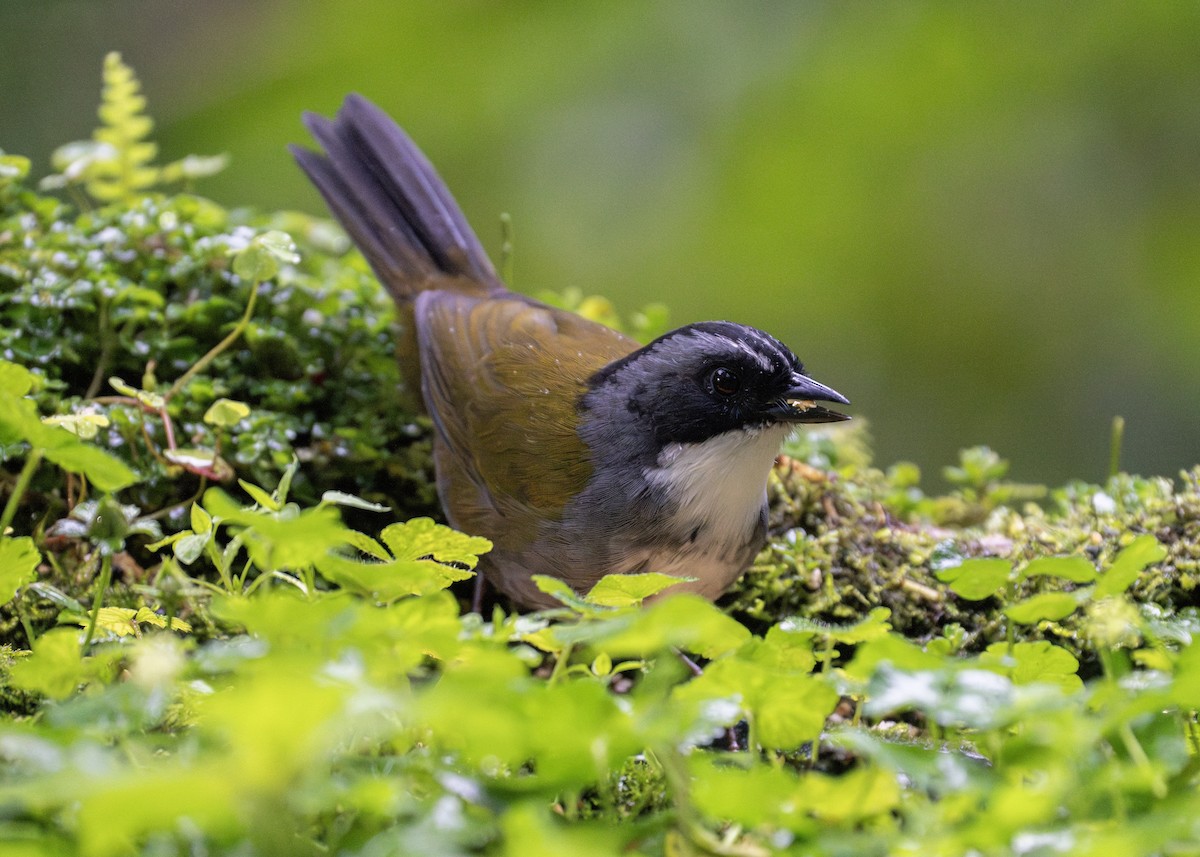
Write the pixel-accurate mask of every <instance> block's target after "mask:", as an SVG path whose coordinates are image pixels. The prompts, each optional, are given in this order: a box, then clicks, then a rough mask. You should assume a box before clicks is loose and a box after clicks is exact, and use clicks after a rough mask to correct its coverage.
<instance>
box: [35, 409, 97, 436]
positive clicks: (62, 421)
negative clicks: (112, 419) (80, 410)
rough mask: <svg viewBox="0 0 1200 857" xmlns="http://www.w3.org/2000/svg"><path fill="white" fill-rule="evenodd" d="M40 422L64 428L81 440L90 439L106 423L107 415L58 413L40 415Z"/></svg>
mask: <svg viewBox="0 0 1200 857" xmlns="http://www.w3.org/2000/svg"><path fill="white" fill-rule="evenodd" d="M42 422H43V423H45V424H46V425H50V426H58V427H59V428H64V429H66V430H67V431H69V432H70V433H71V434H73V435H75V436H76V437H78V438H81V439H82V440H91V439H92V438H94V437H95V436H96V435H97V434H98V433H99V431H100V429H102V428H104V427H105V426H107V425H108V417H106V416H104V415H103V414H59V415H56V416H52V417H42Z"/></svg>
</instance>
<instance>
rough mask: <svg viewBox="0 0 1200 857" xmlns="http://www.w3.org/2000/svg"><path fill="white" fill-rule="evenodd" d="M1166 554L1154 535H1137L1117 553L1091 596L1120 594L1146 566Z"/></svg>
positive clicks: (1159, 559)
mask: <svg viewBox="0 0 1200 857" xmlns="http://www.w3.org/2000/svg"><path fill="white" fill-rule="evenodd" d="M1166 555H1167V549H1166V548H1164V547H1163V546H1162V545H1161V544H1159V543H1158V539H1156V538H1155V537H1154V536H1152V535H1150V534H1146V535H1142V536H1138V537H1137V538H1136V539H1134V540H1133V541H1132V542H1130V543H1129V544H1128V545H1126V546H1125V547H1124V548H1123V549H1122V550H1121V552H1120V553H1119V554H1117V556H1116V558H1115V559H1114V560H1113V562H1112V565H1110V566H1109V567H1108V570H1107V571H1105V572H1104V576H1103V577H1101V578H1100V582H1099V583H1097V584H1096V588H1095V589H1094V590H1092V597H1093V598H1096V599H1099V598H1108V597H1110V596H1112V595H1120V594H1121V593H1122V592H1124V591H1125V590H1126V589H1128V588H1129V587H1130V586H1132V585H1133V582H1134V581H1135V580H1137V579H1138V576H1139V575H1140V574H1141V573H1142V571H1143V570H1144V569H1145V568H1146V566H1148V565H1152V564H1154V563H1156V562H1161V561H1162V560H1163V558H1164V557H1166Z"/></svg>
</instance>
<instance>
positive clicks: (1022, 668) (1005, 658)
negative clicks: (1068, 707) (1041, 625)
mask: <svg viewBox="0 0 1200 857" xmlns="http://www.w3.org/2000/svg"><path fill="white" fill-rule="evenodd" d="M979 663H980V665H981V666H985V667H988V668H994V669H996V671H997V672H1000V673H1001V674H1003V675H1006V676H1008V677H1009V678H1010V679H1012V681H1013V683H1014V684H1033V683H1035V682H1042V683H1045V684H1054V685H1058V686H1059V687H1061V688H1062V689H1063V690H1064V691H1066V692H1067V693H1075V692H1077V691H1080V690H1082V689H1083V681H1082V680H1081V679H1080V678H1079V675H1078V672H1079V660H1078V659H1077V658H1076V657H1075V656H1074V655H1072V654H1071V653H1070V652H1068V651H1067V650H1066V649H1064V648H1063V647H1062V646H1056V645H1054V644H1053V643H1051V642H1048V641H1046V640H1037V641H1035V642H1021V643H1014V644H1013V646H1012V650H1011V651H1009V645H1008V643H992V644H991V645H990V646H988V647H987V650H986V651H984V652H983V653H982V654H981V655H980V656H979Z"/></svg>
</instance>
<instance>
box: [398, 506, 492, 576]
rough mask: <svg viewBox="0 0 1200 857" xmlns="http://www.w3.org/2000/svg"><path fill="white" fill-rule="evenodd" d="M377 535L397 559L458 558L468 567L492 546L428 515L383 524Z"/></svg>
mask: <svg viewBox="0 0 1200 857" xmlns="http://www.w3.org/2000/svg"><path fill="white" fill-rule="evenodd" d="M379 538H380V539H381V540H382V541H383V543H384V544H385V545H387V547H388V550H390V551H391V552H392V555H393V556H395V557H396V559H409V560H412V559H421V558H422V557H433V558H434V559H436V560H438V561H439V562H460V563H462V564H463V565H465V566H466V567H467V568H474V567H475V566H476V565H478V564H479V555H480V554H485V553H487V552H488V551H490V550H491V549H492V543H491V542H490V541H488V540H487V539H485V538H482V537H481V536H469V535H467V534H466V533H460V532H458V531H457V530H452V529H451V528H450V527H447V526H443V525H442V524H438V523H434V521H433V519H431V518H413V519H412V520H411V521H405V522H403V523H399V524H392V525H391V526H389V527H386V528H385V529H384V530H383V532H381V533H380V534H379Z"/></svg>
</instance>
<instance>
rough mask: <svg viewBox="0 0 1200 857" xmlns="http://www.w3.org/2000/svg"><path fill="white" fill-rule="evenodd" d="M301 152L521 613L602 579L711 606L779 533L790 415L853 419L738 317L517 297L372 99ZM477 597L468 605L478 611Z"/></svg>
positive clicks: (449, 514) (454, 503)
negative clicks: (665, 325)
mask: <svg viewBox="0 0 1200 857" xmlns="http://www.w3.org/2000/svg"><path fill="white" fill-rule="evenodd" d="M303 121H304V124H305V126H306V127H307V128H308V130H309V132H310V133H311V134H312V136H313V137H314V138H315V140H316V141H317V143H319V144H320V147H321V148H322V149H323V152H318V151H314V150H311V149H308V148H305V147H303V146H298V145H293V146H291V147H290V150H291V152H292V155H293V156H294V157H295V159H296V161H297V163H298V164H299V166H300V168H301V169H302V170H303V171H304V172H305V173H306V174H307V176H308V178H309V179H310V180H311V181H312V183H313V184H314V185H315V186H316V188H317V190H318V191H319V192H320V194H321V196H322V197H324V200H325V202H326V204H327V205H328V207H329V209H330V211H331V212H332V213H333V215H334V217H335V218H336V219H337V220H338V221H339V222H340V223H341V225H342V227H343V228H344V229H345V231H346V232H347V234H348V235H349V237H350V238H351V240H352V241H353V242H354V243H355V244H356V245H357V246H358V248H359V249H360V250H361V251H362V254H363V255H364V256H365V258H366V259H367V261H368V262H369V264H370V266H371V268H372V269H373V271H374V273H375V275H376V276H377V278H378V279H379V280H380V282H381V283H382V284H383V286H384V287H385V288H386V289H387V291H388V292H390V293H391V295H392V297H393V298H394V300H395V302H396V305H397V309H398V314H399V318H400V327H401V333H400V340H399V342H398V343H397V354H398V359H399V360H400V368H401V376H402V379H403V380H404V381H405V382H406V384H408V385H409V387H410V388H411V389H414V390H419V397H420V402H421V406H422V408H423V410H424V412H425V413H426V414H428V417H429V419H430V421H431V423H432V436H433V443H432V447H433V461H434V469H435V475H436V483H437V492H438V497H439V500H440V503H441V506H442V509H443V511H444V513H445V517H446V520H447V522H448V523H449V524H450V525H451V526H452V527H454V528H455V529H458V530H461V531H464V532H467V533H470V534H473V535H479V536H484V537H486V538H488V539H490V540H491V541H492V543H493V547H492V550H491V551H490V552H489V553H488V554H486V555H485V556H483V557H482V558H481V560H480V564H479V570H480V571H481V572H482V573H483V575H484V577H485V578H486V580H487V581H488V582H489V583H490V584H492V585H494V586H495V587H496V588H497V589H498V590H499V591H500V592H501V593H503V594H504V595H506V596H507V597H508V598H509V599H511V600H512V602H514V603H515V604H517V605H518V606H520V607H522V608H527V609H544V608H552V607H561V606H562V605H561V603H560V601H559V600H558V599H557V598H556V597H554V596H552V595H550V594H547V593H546V592H544V591H542V589H541V588H539V586H538V585H537V583H536V581H535V580H534V576H536V575H544V576H548V577H551V578H556V579H558V580H561V581H563V582H565V583H566V584H567V585H568V586H570V587H571V589H572V590H573V591H574V592H576V593H577V594H580V595H585V594H586V593H587V592H588V591H589V590H590V589H591V587H592V586H593V585H594V584H595V583H596V582H597V581H598V580H600V579H601V578H602V577H604V576H605V575H609V574H635V573H642V572H660V573H663V574H668V575H673V576H677V577H680V578H682V579H683V580H682V582H681V583H679V584H677V585H673V586H671V587H670V588H669V589H668V590H666V592H667V593H673V592H678V591H688V592H694V593H698V594H699V595H701V596H703V597H705V598H708V599H710V600H715V599H716V598H718V597H719V596H720V595H721V594H722V593H724V592H725V591H726V590H727V589H728V588H729V587H730V585H731V584H732V583H733V582H734V581H735V580H736V579H737V578H738V577H739V576H740V575H741V574H742V573H743V572H744V571H745V570H746V569H747V568H748V567H749V565H750V564H751V563H752V561H753V560H754V557H755V556H756V555H757V554H758V552H759V551H760V550H761V549H762V547H763V546H764V545H765V543H766V538H767V494H766V488H767V480H768V478H769V475H770V470H771V467H772V466H773V464H774V462H775V459H776V457H777V456H778V454H779V451H780V447H781V445H782V443H783V441H784V440H785V439H786V438H787V437H788V435H789V434H790V433H791V432H792V431H793V430H794V429H795V427H796V426H798V425H803V424H812V423H827V422H835V421H839V420H844V419H849V417H848V416H847V415H845V414H843V413H840V412H838V411H834V410H831V409H829V408H828V407H826V406H825V405H822V404H818V403H820V402H826V403H839V404H849V400H848V399H847V398H846V397H845V396H843V395H842V394H841V393H838V392H837V391H836V390H834V389H832V388H831V387H827V386H825V385H824V384H822V383H820V382H818V381H816V380H814V379H813V378H811V377H810V376H809V374H808V373H807V372H806V371H805V368H804V366H803V364H802V363H801V362H800V360H799V359H798V358H797V357H796V356H795V354H793V352H792V351H791V350H790V349H788V348H787V347H786V346H785V345H784V344H783V343H781V342H780V341H779V340H777V339H776V338H775V337H773V336H771V335H770V334H768V333H765V332H763V331H761V330H758V329H755V328H753V327H749V326H746V325H742V324H737V323H734V322H729V321H704V322H697V323H692V324H686V325H684V326H683V327H680V328H678V329H676V330H672V331H670V332H668V333H666V334H664V335H662V336H660V337H658V338H657V339H655V340H654V341H653V342H650V343H648V344H646V345H641V344H640V343H638V342H637V341H635V340H633V339H632V338H630V337H628V336H625V335H624V334H622V333H619V332H617V331H616V330H614V329H612V328H610V327H607V326H604V325H602V324H599V323H597V322H594V321H591V320H589V319H586V318H583V317H582V316H580V315H577V314H575V313H573V312H570V311H568V310H565V309H561V308H556V307H553V306H550V305H547V304H545V303H542V302H539V301H537V300H534V299H532V298H530V297H527V296H525V295H522V294H520V293H517V292H514V291H512V290H510V289H509V288H508V287H507V286H506V285H505V284H504V283H503V282H502V281H501V279H500V277H499V276H498V275H497V273H496V270H495V268H494V267H493V266H492V263H491V261H490V260H489V259H488V256H487V254H486V252H485V250H484V249H483V246H482V244H481V243H480V241H479V239H478V238H477V237H476V235H475V233H474V232H473V231H472V229H471V227H470V225H469V224H468V223H467V220H466V217H465V216H464V215H463V213H462V211H461V210H460V208H459V206H458V205H457V203H456V202H455V201H454V198H453V197H452V196H451V195H450V191H449V190H448V189H447V187H446V185H445V184H444V183H443V181H442V179H441V178H440V177H439V175H438V173H437V172H436V170H435V169H434V167H433V165H432V164H431V163H430V162H429V160H428V159H427V158H426V157H425V155H424V154H423V153H422V152H421V150H420V149H418V148H417V146H416V145H415V144H414V143H413V142H412V140H411V139H410V138H409V137H408V135H407V134H405V132H404V131H403V130H402V129H401V128H400V127H399V126H398V125H397V124H396V123H395V122H394V121H393V120H392V119H391V118H390V117H389V116H388V115H387V114H386V113H385V112H384V111H383V110H382V109H380V108H379V107H378V106H376V105H375V104H374V103H372V102H371V101H369V100H368V99H366V98H364V97H363V96H361V95H358V94H351V95H348V96H347V97H346V98H345V100H344V102H343V103H342V106H341V107H340V109H339V110H338V112H337V114H336V116H335V117H333V118H326V117H324V116H321V115H318V114H315V113H311V112H309V113H305V114H304V117H303ZM478 606H479V605H478V603H477V604H476V609H478Z"/></svg>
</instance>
